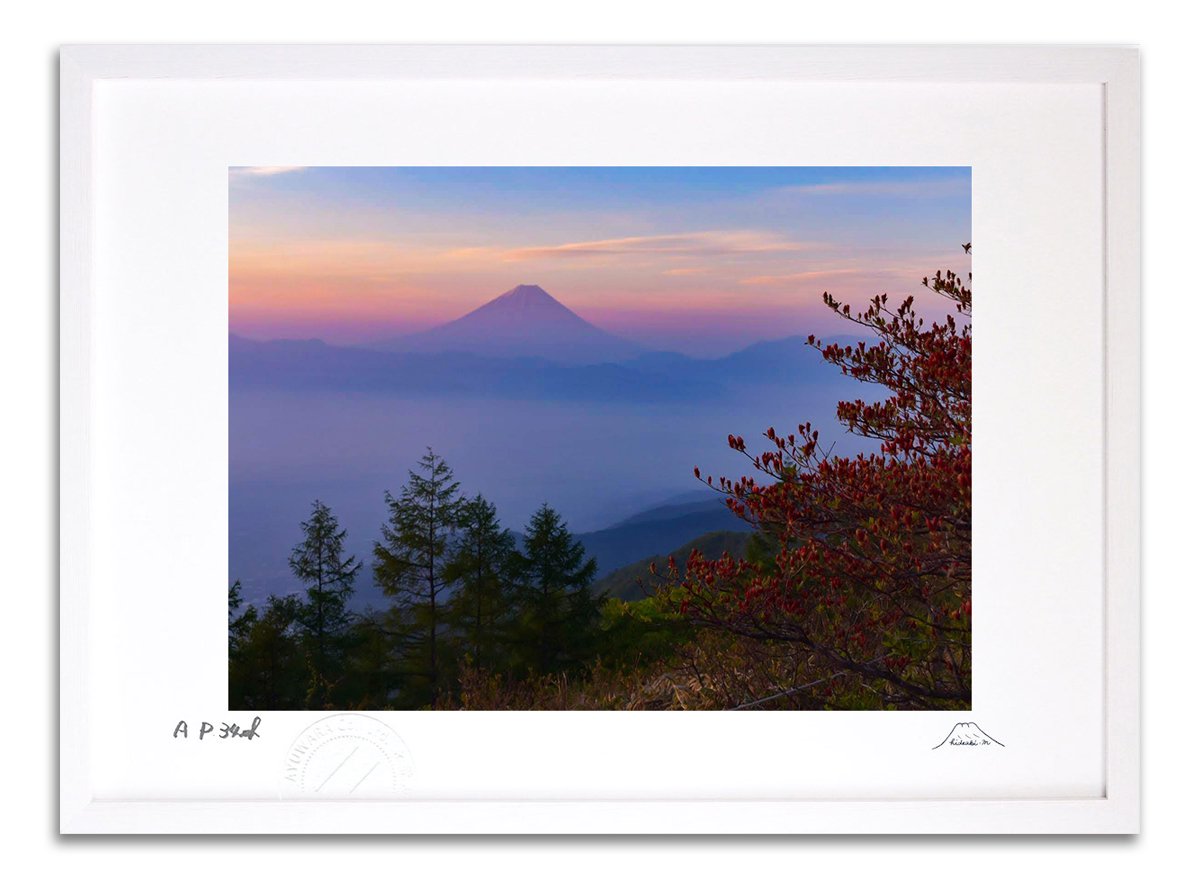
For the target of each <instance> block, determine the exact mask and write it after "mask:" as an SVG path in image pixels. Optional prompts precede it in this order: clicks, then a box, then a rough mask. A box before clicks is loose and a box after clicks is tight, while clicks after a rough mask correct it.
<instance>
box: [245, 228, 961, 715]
mask: <svg viewBox="0 0 1200 878" xmlns="http://www.w3.org/2000/svg"><path fill="white" fill-rule="evenodd" d="M965 246H968V247H969V245H965ZM924 283H925V285H926V286H927V287H928V288H929V289H931V290H933V291H934V292H936V293H938V294H940V295H941V296H943V297H945V298H946V299H947V300H949V302H950V303H951V304H952V306H953V308H954V310H955V315H950V316H948V317H946V318H945V319H944V320H942V321H941V322H931V323H930V324H928V325H926V324H925V322H924V320H923V319H922V318H920V317H918V316H917V315H916V313H915V311H914V308H913V299H912V298H911V297H910V298H908V299H906V300H904V301H903V302H901V303H900V304H899V305H898V306H895V307H892V306H891V305H889V303H888V298H887V296H879V297H876V298H875V299H874V300H872V302H871V303H870V304H869V306H868V307H867V308H866V310H865V311H863V312H860V313H857V314H852V313H851V309H850V306H848V305H843V304H842V303H840V302H838V301H837V300H835V299H834V298H833V297H831V296H829V295H828V294H827V295H826V297H825V298H826V304H827V305H828V306H829V307H830V308H831V309H833V310H834V311H835V312H836V313H837V314H839V315H840V316H841V317H842V318H843V319H846V320H848V321H852V322H854V323H855V324H857V325H858V326H859V327H861V328H864V329H866V330H869V331H870V332H872V333H874V334H875V335H876V336H877V338H878V342H877V343H876V344H874V345H867V344H865V343H859V344H857V345H852V346H839V345H836V344H834V345H823V344H822V343H821V342H820V341H819V340H817V339H815V338H813V337H810V338H809V344H810V345H811V346H812V347H814V348H815V349H817V350H819V351H820V352H821V354H822V355H823V357H824V358H825V360H826V361H827V362H829V363H831V364H832V365H833V366H834V367H835V368H839V369H840V370H841V371H842V373H843V374H845V375H846V376H848V377H850V378H853V379H855V380H858V381H861V382H865V383H868V384H873V385H876V386H878V387H880V388H883V389H884V390H885V391H887V396H886V398H885V399H884V400H883V401H881V402H864V401H862V400H854V401H848V402H844V403H841V404H839V406H838V412H837V414H838V418H839V420H840V421H841V422H842V423H843V424H844V425H845V426H846V427H847V428H848V429H849V430H850V431H851V432H854V433H857V434H859V435H861V436H865V437H868V438H871V439H874V440H877V441H878V442H879V451H878V452H877V453H874V454H870V455H859V456H857V457H837V456H834V455H833V454H832V453H831V450H830V449H827V448H825V447H824V446H823V445H822V444H821V442H820V437H819V435H818V432H817V431H816V430H814V429H812V428H811V426H810V425H809V424H801V425H799V426H798V427H797V428H796V429H795V431H794V432H789V433H787V434H782V433H777V432H776V431H775V429H774V428H768V429H767V430H766V432H765V433H764V434H763V436H762V441H763V446H764V450H762V451H759V452H755V451H754V450H752V449H751V448H750V447H749V446H748V445H747V443H746V441H745V440H744V439H743V438H742V437H740V436H734V435H730V436H729V440H728V441H729V445H730V447H731V448H732V449H733V450H734V451H735V452H736V453H738V454H742V455H744V456H745V457H746V458H747V459H748V460H749V461H750V463H751V464H752V466H753V468H754V471H755V474H756V475H755V476H754V477H747V478H741V479H737V480H730V479H726V478H724V477H720V476H715V477H714V476H705V475H703V474H702V473H701V472H700V471H699V470H696V472H695V475H696V477H697V478H698V479H701V480H702V481H703V483H704V484H706V485H708V486H710V487H711V488H712V489H713V490H714V491H719V492H721V493H723V494H724V495H726V501H727V504H728V505H729V508H730V509H731V510H732V511H733V512H734V513H735V514H736V515H738V516H739V517H741V518H742V519H743V520H745V521H746V522H748V523H749V524H750V525H751V526H752V528H753V534H752V536H750V537H749V539H748V540H747V539H745V538H743V537H741V536H740V535H732V536H731V535H710V538H706V539H704V540H701V541H698V542H697V544H696V545H694V546H692V547H691V548H690V552H689V556H688V558H687V559H686V560H684V559H678V558H667V559H664V560H662V561H661V562H658V563H652V564H649V565H647V568H646V570H645V575H644V579H642V578H641V577H639V576H637V575H636V571H629V570H626V571H622V574H621V576H620V577H618V579H619V582H620V588H619V593H620V596H615V597H610V596H608V595H598V594H596V593H595V592H594V590H593V588H592V585H593V580H594V579H595V573H596V566H595V562H594V561H593V560H591V559H589V558H587V557H586V553H585V551H584V549H583V546H582V545H581V544H580V543H579V541H578V540H576V539H575V537H574V536H573V535H572V534H571V533H570V532H569V530H568V529H567V527H566V524H565V522H564V521H563V520H562V518H561V516H559V515H558V513H557V512H555V510H553V509H552V508H550V507H549V506H543V507H542V508H541V509H540V510H538V511H537V512H536V513H535V514H534V515H533V517H532V518H531V520H530V521H529V523H528V524H527V526H526V527H525V529H524V532H523V533H522V534H519V535H515V534H512V533H510V532H509V531H506V530H505V529H503V528H501V527H500V525H499V522H498V518H497V514H496V509H495V507H494V506H493V505H492V504H491V503H489V502H488V501H487V500H486V499H485V498H484V497H482V496H479V495H476V496H474V497H467V496H464V495H463V493H462V491H461V488H460V485H459V484H458V483H457V482H456V481H455V480H454V475H453V472H452V471H451V469H450V467H449V465H448V464H447V463H446V461H444V460H443V459H442V458H440V457H439V456H438V455H437V454H435V453H434V452H433V451H432V450H430V451H429V452H428V453H427V454H426V455H425V456H424V457H423V458H422V460H421V461H420V464H419V466H418V467H417V469H416V470H414V471H413V472H411V473H410V474H409V480H408V483H407V484H406V485H405V487H404V489H403V490H402V491H401V493H400V495H399V496H392V495H391V494H388V495H387V496H386V500H387V506H388V512H389V514H388V519H387V521H386V522H385V524H384V526H383V529H382V532H381V538H380V540H379V541H378V542H377V543H376V544H375V547H374V551H373V553H372V554H373V557H372V558H371V559H370V567H369V575H371V576H372V577H373V579H374V581H375V583H376V584H377V585H378V586H379V588H380V589H381V590H382V592H383V593H384V594H385V595H386V596H387V597H388V599H389V601H390V604H389V606H388V607H387V608H386V609H382V610H378V611H372V612H367V613H361V614H356V613H351V612H350V611H349V609H348V606H349V603H348V602H349V598H350V596H351V594H352V593H353V589H354V586H355V583H356V582H357V580H358V578H359V577H360V576H365V575H367V570H365V569H364V567H365V562H364V561H360V560H358V559H356V558H353V557H349V556H347V555H346V554H345V552H344V550H343V546H344V542H345V536H346V534H345V531H344V530H341V529H340V527H339V525H338V522H337V519H336V517H335V516H334V513H333V512H332V510H330V509H329V508H328V507H326V506H324V505H323V504H321V503H320V502H315V503H314V504H313V508H312V512H311V515H310V517H309V519H308V520H307V521H306V522H305V523H304V524H303V525H302V533H301V539H300V541H299V543H298V544H297V546H296V548H295V550H294V552H293V554H292V557H291V567H292V571H293V572H294V574H295V576H296V578H297V579H298V580H299V581H300V582H301V583H303V584H304V586H305V591H304V594H303V595H296V596H289V597H272V598H269V599H268V601H267V603H266V605H265V606H263V607H246V606H245V605H244V604H243V602H242V596H241V588H240V584H239V583H236V582H235V583H234V584H233V585H232V586H231V587H230V591H229V614H230V625H229V663H230V668H229V691H230V706H231V707H233V708H246V709H257V710H280V709H304V708H308V709H345V708H351V709H359V710H366V709H417V708H432V709H479V710H501V709H561V710H574V709H883V708H892V709H957V708H963V707H968V706H969V705H970V700H971V648H970V646H971V641H970V638H971V326H970V313H971V292H970V289H969V288H968V287H967V286H966V284H965V283H964V281H963V279H962V278H960V277H957V276H956V275H954V274H953V273H950V272H947V273H945V274H942V273H938V274H935V275H934V276H933V277H932V278H925V279H924ZM640 593H645V594H646V595H647V596H645V597H642V598H640V599H638V598H637V595H638V594H640Z"/></svg>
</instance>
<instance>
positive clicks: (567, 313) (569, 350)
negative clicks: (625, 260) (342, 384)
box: [373, 284, 643, 364]
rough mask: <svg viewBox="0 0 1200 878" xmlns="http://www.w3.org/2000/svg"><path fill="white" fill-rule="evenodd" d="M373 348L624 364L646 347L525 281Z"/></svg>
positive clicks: (579, 362)
mask: <svg viewBox="0 0 1200 878" xmlns="http://www.w3.org/2000/svg"><path fill="white" fill-rule="evenodd" d="M373 347H375V348H378V349H380V350H389V351H400V352H404V353H442V352H459V353H472V354H476V355H479V356H484V357H539V358H542V359H546V360H551V361H553V362H556V363H570V364H600V363H619V362H622V361H624V360H629V359H632V358H633V357H636V356H638V354H640V353H643V349H642V348H641V346H639V345H637V344H635V343H633V342H631V341H629V340H627V339H623V338H620V337H619V336H616V335H613V334H612V333H610V332H605V331H604V330H603V329H600V328H599V327H598V326H595V325H594V324H591V323H589V322H588V321H586V320H584V319H583V318H582V317H580V316H579V315H578V314H576V313H575V312H574V311H572V310H571V309H570V308H568V307H567V306H566V305H564V304H563V303H562V302H560V301H558V300H557V299H556V298H554V297H553V296H552V295H550V294H549V293H548V292H546V291H545V290H544V289H542V288H541V287H540V286H538V285H537V284H520V285H518V286H515V287H513V288H512V289H511V290H508V291H507V292H504V293H501V294H500V295H499V296H496V297H495V298H494V299H491V300H490V301H488V302H486V303H484V304H483V305H480V306H479V307H478V308H476V309H475V310H474V311H471V312H469V313H467V314H464V315H463V316H462V317H459V318H457V319H456V320H451V321H450V322H449V323H443V324H442V325H441V326H435V327H434V328H433V329H428V330H425V331H424V332H418V333H414V334H412V335H406V336H401V337H399V338H394V339H389V340H386V341H383V342H380V343H377V344H375V345H373Z"/></svg>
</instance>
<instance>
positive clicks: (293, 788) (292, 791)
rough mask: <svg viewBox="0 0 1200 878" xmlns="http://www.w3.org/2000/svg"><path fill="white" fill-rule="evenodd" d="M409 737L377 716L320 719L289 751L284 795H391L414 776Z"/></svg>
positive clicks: (281, 788) (282, 783) (281, 790)
mask: <svg viewBox="0 0 1200 878" xmlns="http://www.w3.org/2000/svg"><path fill="white" fill-rule="evenodd" d="M412 767H413V763H412V755H411V754H410V753H409V751H408V747H407V746H406V745H405V743H404V741H403V739H401V737H400V736H399V735H397V734H396V733H395V732H394V731H392V729H391V728H390V727H389V726H388V725H387V724H386V723H383V722H380V721H379V720H377V719H373V718H372V717H369V716H366V715H364V714H360V713H339V714H336V715H334V716H327V717H324V718H322V719H319V720H317V721H316V722H315V723H313V724H312V725H310V726H309V727H308V728H306V729H305V730H304V731H303V732H301V733H300V734H299V735H298V736H297V737H296V740H295V741H293V742H292V746H291V747H290V748H289V749H288V754H287V758H286V760H285V761H284V766H283V778H282V780H281V781H280V784H279V795H280V798H284V799H297V798H304V799H312V798H319V799H372V798H390V797H391V796H393V795H395V794H396V793H399V792H403V791H404V790H405V789H406V788H407V785H408V778H409V777H410V776H411V775H412Z"/></svg>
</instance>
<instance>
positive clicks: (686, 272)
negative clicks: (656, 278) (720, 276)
mask: <svg viewBox="0 0 1200 878" xmlns="http://www.w3.org/2000/svg"><path fill="white" fill-rule="evenodd" d="M662 273H663V274H664V275H666V276H667V277H690V276H691V275H695V274H708V269H707V268H669V269H667V270H666V271H664V272H662Z"/></svg>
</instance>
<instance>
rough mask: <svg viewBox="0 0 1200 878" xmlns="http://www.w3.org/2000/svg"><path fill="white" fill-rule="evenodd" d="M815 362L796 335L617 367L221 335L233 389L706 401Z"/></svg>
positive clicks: (784, 379) (805, 376) (783, 377)
mask: <svg viewBox="0 0 1200 878" xmlns="http://www.w3.org/2000/svg"><path fill="white" fill-rule="evenodd" d="M823 368H824V366H823V364H822V363H821V357H820V355H819V354H818V353H817V352H816V351H813V350H812V349H811V348H809V347H808V346H807V345H806V344H805V342H804V339H802V338H799V337H795V336H793V337H790V338H784V339H778V340H775V341H765V342H758V343H757V344H754V345H752V346H751V347H749V348H745V349H743V350H741V351H738V352H736V353H733V354H730V355H729V356H727V357H722V358H720V359H716V360H699V359H693V358H691V357H687V356H685V355H683V354H675V353H666V352H643V353H640V354H638V355H637V356H635V357H633V358H631V359H628V360H625V361H623V362H620V363H564V362H561V361H554V360H551V359H547V358H544V357H538V356H534V355H532V354H531V353H529V352H525V353H524V354H514V355H512V356H502V355H499V354H489V355H485V354H482V353H479V352H450V351H442V352H414V351H406V352H399V351H385V350H378V349H373V348H363V347H341V346H337V345H331V344H326V343H325V342H323V341H320V340H318V339H307V340H290V339H279V340H273V341H256V340H252V339H248V338H244V337H241V336H238V335H230V337H229V385H230V388H232V389H258V390H287V391H312V390H316V391H336V392H367V393H387V394H393V395H398V396H403V397H412V398H427V397H439V398H441V397H447V396H449V397H464V396H465V397H472V396H474V397H488V398H498V399H537V400H572V401H580V402H653V403H660V402H679V401H682V400H704V401H706V402H709V403H711V402H714V401H716V400H718V399H720V398H722V395H723V394H727V393H736V392H739V391H740V390H741V389H744V388H746V387H751V386H752V387H755V388H761V387H763V386H765V385H780V384H787V385H793V386H794V385H798V384H799V385H803V384H807V383H809V382H810V381H814V380H820V378H821V377H822V375H823V372H822V370H823Z"/></svg>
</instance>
